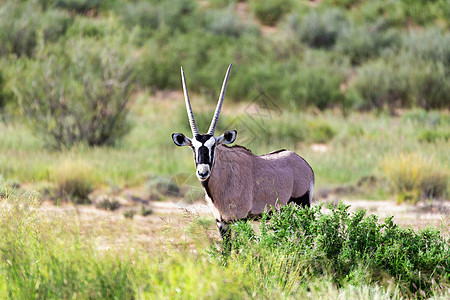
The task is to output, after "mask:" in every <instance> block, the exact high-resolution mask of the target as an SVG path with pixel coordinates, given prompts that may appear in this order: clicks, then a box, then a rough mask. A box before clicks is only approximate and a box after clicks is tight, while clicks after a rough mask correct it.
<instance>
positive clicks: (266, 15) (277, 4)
mask: <svg viewBox="0 0 450 300" xmlns="http://www.w3.org/2000/svg"><path fill="white" fill-rule="evenodd" d="M249 6H250V9H251V10H252V12H253V13H254V14H255V16H256V17H257V18H258V20H259V21H261V23H262V24H264V25H270V26H273V25H275V24H276V23H277V22H278V21H279V20H280V19H281V18H282V17H283V16H284V15H285V14H286V13H287V12H288V11H289V10H290V9H291V7H292V2H291V1H290V0H289V1H283V0H270V1H258V0H252V1H250V3H249Z"/></svg>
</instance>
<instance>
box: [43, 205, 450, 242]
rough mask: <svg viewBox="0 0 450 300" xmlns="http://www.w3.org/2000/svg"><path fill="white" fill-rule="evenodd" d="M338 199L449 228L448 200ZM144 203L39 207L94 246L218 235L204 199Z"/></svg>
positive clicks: (418, 224)
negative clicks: (128, 214)
mask: <svg viewBox="0 0 450 300" xmlns="http://www.w3.org/2000/svg"><path fill="white" fill-rule="evenodd" d="M343 202H344V203H346V204H349V205H351V207H350V210H351V211H355V210H358V209H366V210H367V212H368V214H376V215H378V216H379V218H380V219H384V218H385V217H387V216H391V215H394V221H395V223H397V224H399V225H400V226H404V227H412V228H413V229H415V230H418V229H421V228H426V227H427V226H433V227H435V228H439V229H440V230H441V231H443V232H445V234H449V233H450V201H443V202H435V203H433V205H429V204H421V205H417V206H412V205H407V204H400V205H398V204H397V203H395V202H394V201H370V200H344V201H343ZM333 204H336V203H333ZM316 205H317V203H316ZM146 207H147V208H151V209H152V211H153V212H152V214H150V215H148V216H142V215H141V214H140V213H139V212H140V208H141V206H140V205H128V206H122V207H121V208H120V209H118V210H115V211H107V210H103V209H98V208H96V207H95V206H94V205H72V204H63V205H60V206H55V205H53V203H52V202H44V203H43V204H42V205H41V208H40V210H41V211H42V212H43V213H44V214H45V215H47V216H50V217H54V218H62V219H63V220H67V221H69V220H70V222H75V223H76V224H77V226H78V228H79V230H80V232H81V233H82V234H83V235H84V236H88V237H92V238H95V239H96V240H97V241H98V245H100V246H99V247H101V248H104V249H108V248H110V247H117V246H119V247H120V246H124V247H126V246H127V245H130V243H137V244H139V245H140V246H142V247H144V248H146V249H150V250H151V249H156V248H158V247H160V246H161V245H167V244H170V245H171V246H173V245H175V246H177V245H188V246H189V247H192V248H195V247H198V246H199V244H201V243H205V241H208V240H211V239H215V240H218V239H219V234H218V231H217V229H216V226H215V222H214V219H213V217H212V214H211V213H210V210H209V208H208V206H207V205H206V204H205V203H203V202H197V203H194V204H186V203H184V202H182V201H181V199H179V200H174V199H172V201H150V202H148V203H147V204H146ZM129 210H134V211H136V214H135V215H134V217H133V218H131V219H130V218H126V217H125V216H124V213H125V212H126V211H129ZM199 220H200V221H199ZM199 236H200V237H201V238H200V239H199ZM200 240H201V241H200Z"/></svg>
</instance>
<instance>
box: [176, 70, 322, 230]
mask: <svg viewBox="0 0 450 300" xmlns="http://www.w3.org/2000/svg"><path fill="white" fill-rule="evenodd" d="M230 69H231V64H230V66H229V67H228V70H227V73H226V75H225V79H224V81H223V84H222V90H221V92H220V96H219V100H218V103H217V106H216V110H215V112H214V117H213V119H212V122H211V125H210V127H209V130H208V132H207V133H206V134H200V132H199V131H198V129H197V125H196V123H195V119H194V114H193V113H192V108H191V103H190V100H189V94H188V89H187V85H186V79H185V76H184V72H183V67H181V79H182V84H183V91H184V100H185V102H186V110H187V115H188V118H189V124H190V126H191V130H192V135H193V137H192V138H188V137H186V136H184V135H183V134H182V133H173V134H172V139H173V141H174V143H175V145H177V146H189V147H191V149H192V150H193V152H194V160H195V165H196V169H197V171H196V175H197V178H198V179H199V180H200V182H201V184H202V186H203V188H204V189H205V192H206V199H207V202H208V204H209V205H210V207H211V208H212V210H213V213H214V217H215V218H216V222H217V226H218V228H219V231H220V234H221V236H222V238H224V237H225V236H226V235H227V233H228V232H229V231H228V229H227V227H228V224H229V223H231V222H233V221H237V220H239V219H244V218H248V217H255V216H258V215H261V214H262V213H263V212H264V210H269V209H270V207H271V206H273V207H278V206H283V205H286V204H287V203H290V202H294V203H296V204H298V205H302V206H310V205H311V201H312V198H313V192H314V172H313V170H312V168H311V167H310V166H309V164H308V163H307V162H306V161H305V160H304V159H303V158H302V157H300V156H299V155H297V154H295V153H294V152H291V151H287V150H284V149H283V150H279V151H275V152H272V153H269V154H265V155H259V156H257V155H254V154H253V153H252V152H251V151H250V150H248V149H246V148H244V147H241V146H233V147H229V146H225V144H231V143H233V142H234V140H235V139H236V135H237V131H236V130H230V131H227V132H225V133H224V134H222V135H221V136H219V137H214V131H215V129H216V126H217V123H218V121H219V115H220V110H221V108H222V103H223V100H224V97H225V90H226V87H227V82H228V76H229V75H230Z"/></svg>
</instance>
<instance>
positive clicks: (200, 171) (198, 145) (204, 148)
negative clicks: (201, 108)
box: [191, 134, 216, 181]
mask: <svg viewBox="0 0 450 300" xmlns="http://www.w3.org/2000/svg"><path fill="white" fill-rule="evenodd" d="M191 142H192V146H191V147H192V150H193V151H194V159H195V166H196V167H197V172H196V174H195V175H197V178H198V179H199V180H200V181H205V180H206V179H208V177H209V175H211V170H212V167H213V163H214V151H215V148H216V138H215V137H214V136H212V135H209V134H200V135H197V136H195V137H194V138H193V139H192V140H191Z"/></svg>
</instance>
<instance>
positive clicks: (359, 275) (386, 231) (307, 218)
mask: <svg viewBox="0 0 450 300" xmlns="http://www.w3.org/2000/svg"><path fill="white" fill-rule="evenodd" d="M348 208H349V206H345V205H343V204H339V205H338V206H337V207H331V206H330V207H329V209H330V212H327V213H325V212H323V211H322V206H321V205H318V206H315V207H312V208H300V207H298V206H295V205H287V206H285V207H282V208H281V210H280V211H277V212H274V213H272V214H271V215H270V217H269V214H264V215H263V217H262V219H261V225H260V230H258V231H257V232H255V231H254V230H253V229H252V227H251V224H250V223H248V222H247V223H245V222H242V221H241V222H238V223H236V224H234V225H233V226H232V228H233V229H234V230H235V238H233V239H232V240H231V246H232V249H233V253H236V255H232V256H227V255H226V254H225V255H224V253H223V252H220V250H219V251H218V250H217V249H215V248H214V249H212V250H211V252H212V254H213V257H217V258H218V259H219V260H220V259H221V260H222V261H225V262H226V263H233V264H235V265H244V266H246V268H247V270H249V271H250V270H252V272H256V273H257V274H260V276H261V280H262V281H264V280H265V279H266V280H267V279H268V278H270V279H271V280H273V279H275V280H277V281H278V282H281V284H283V285H284V286H290V285H291V284H292V282H308V283H309V279H310V278H317V277H319V278H320V277H328V278H329V277H331V279H332V280H333V282H335V283H336V284H337V285H338V286H341V287H342V286H346V285H352V284H354V285H361V284H362V283H364V284H374V283H377V284H381V285H384V284H386V285H389V284H390V282H394V284H395V285H396V286H397V287H398V288H399V289H400V292H401V294H402V295H403V296H406V297H413V296H414V295H416V296H417V295H420V296H421V297H425V298H426V297H430V296H432V295H434V293H437V295H439V294H440V293H441V294H443V293H445V291H446V289H447V288H448V287H449V285H450V259H449V257H450V248H449V242H450V241H449V240H448V238H446V237H443V236H442V235H441V233H440V232H439V231H437V230H434V229H426V230H422V231H419V232H418V233H416V232H414V231H413V230H412V229H404V228H400V227H398V226H397V225H396V224H394V222H393V217H388V218H386V219H385V220H384V221H383V222H380V221H379V220H378V217H377V216H375V215H369V216H367V215H366V212H365V211H364V210H360V211H358V212H356V213H350V212H349V211H348ZM255 257H256V258H257V259H255ZM231 258H232V259H231ZM274 266H278V267H274Z"/></svg>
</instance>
